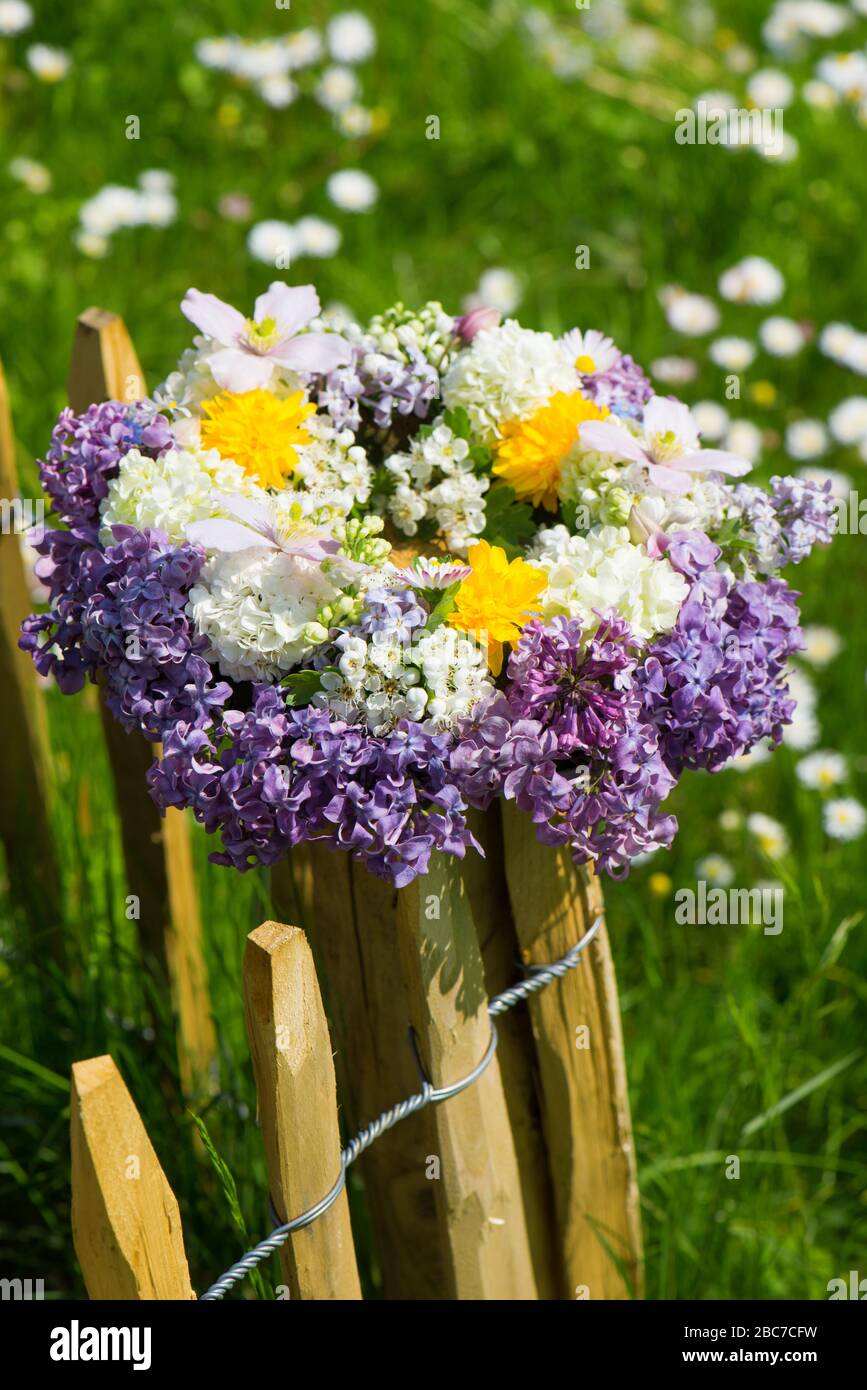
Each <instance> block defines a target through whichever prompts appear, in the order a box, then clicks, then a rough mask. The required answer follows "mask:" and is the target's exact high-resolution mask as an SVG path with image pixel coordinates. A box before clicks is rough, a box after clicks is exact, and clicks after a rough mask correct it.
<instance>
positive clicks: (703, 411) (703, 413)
mask: <svg viewBox="0 0 867 1390" xmlns="http://www.w3.org/2000/svg"><path fill="white" fill-rule="evenodd" d="M690 410H691V412H692V418H693V420H694V421H695V423H696V427H697V429H698V432H699V434H700V435H701V437H702V439H708V440H710V442H711V443H712V444H715V443H716V441H717V440H719V439H722V437H723V435H724V434H725V432H726V429H727V428H728V423H729V413H728V411H727V410H726V408H725V406H724V405H720V404H719V402H718V401H696V403H695V405H693V406H690Z"/></svg>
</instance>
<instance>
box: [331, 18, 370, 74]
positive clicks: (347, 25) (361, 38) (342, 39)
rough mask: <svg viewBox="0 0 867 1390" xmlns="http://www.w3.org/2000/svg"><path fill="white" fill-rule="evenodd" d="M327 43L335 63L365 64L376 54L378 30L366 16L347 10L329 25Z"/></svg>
mask: <svg viewBox="0 0 867 1390" xmlns="http://www.w3.org/2000/svg"><path fill="white" fill-rule="evenodd" d="M325 42H326V44H327V45H328V52H329V53H330V54H331V56H332V58H333V59H334V60H335V62H337V63H363V62H364V60H365V58H369V57H371V55H372V54H373V53H375V52H376V30H375V29H374V27H373V25H372V24H371V22H370V20H369V19H368V18H367V16H366V15H363V14H361V13H360V12H359V11H358V10H347V11H345V13H344V14H338V15H335V16H334V18H333V19H332V20H331V21H330V23H329V24H328V25H327V27H326V30H325Z"/></svg>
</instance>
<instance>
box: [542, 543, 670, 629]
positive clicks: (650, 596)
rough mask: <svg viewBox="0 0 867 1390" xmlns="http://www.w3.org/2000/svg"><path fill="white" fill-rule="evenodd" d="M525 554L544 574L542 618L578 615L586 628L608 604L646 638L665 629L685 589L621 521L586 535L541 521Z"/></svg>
mask: <svg viewBox="0 0 867 1390" xmlns="http://www.w3.org/2000/svg"><path fill="white" fill-rule="evenodd" d="M531 555H532V562H533V563H534V564H536V565H538V566H539V568H540V569H541V570H542V571H543V572H544V574H545V577H546V580H547V587H546V588H545V589H544V591H543V592H542V595H541V597H540V600H539V615H540V617H541V618H542V620H543V621H545V622H548V621H550V620H551V619H552V618H554V617H557V616H563V617H568V618H579V619H580V620H581V621H582V623H583V624H585V626H586V630H587V631H588V632H594V631H595V630H596V628H597V627H598V626H599V623H600V616H599V615H600V614H602V613H605V612H607V611H608V610H610V609H614V610H615V611H616V612H617V613H620V614H621V615H622V616H623V618H624V619H625V621H626V622H627V623H628V624H629V627H630V629H631V630H632V632H633V633H634V635H635V636H636V638H638V640H639V641H643V642H646V641H648V640H649V639H650V638H651V637H652V636H653V635H654V634H655V633H658V632H668V631H670V630H671V628H672V627H673V626H674V624H675V622H676V621H677V615H678V613H679V612H680V607H681V604H682V603H683V601H684V599H685V598H686V595H687V593H688V591H689V586H688V584H687V582H686V580H685V579H684V577H683V576H682V575H680V574H678V573H677V571H676V570H674V569H673V568H672V566H671V565H670V564H669V562H668V561H667V560H666V559H664V558H661V559H658V560H652V559H651V558H650V556H649V555H648V554H647V553H646V551H645V550H644V549H643V548H642V547H641V546H639V545H634V544H633V543H632V541H631V539H630V535H629V531H628V530H627V529H626V527H623V526H619V527H618V526H602V527H600V528H599V529H598V530H597V531H595V532H591V533H590V534H589V535H587V536H573V535H570V534H569V532H568V531H567V529H566V527H565V526H560V525H558V526H551V527H544V528H542V530H540V531H539V532H538V533H537V537H536V541H535V542H534V545H533V548H532V552H531Z"/></svg>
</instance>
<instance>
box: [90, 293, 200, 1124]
mask: <svg viewBox="0 0 867 1390" xmlns="http://www.w3.org/2000/svg"><path fill="white" fill-rule="evenodd" d="M68 392H69V402H70V405H71V406H72V408H73V409H74V410H77V411H82V410H86V409H87V407H88V405H90V404H92V403H93V402H95V401H105V400H122V401H135V400H138V399H140V398H141V397H142V396H144V395H145V392H146V386H145V378H144V373H143V372H142V368H141V364H140V362H139V360H138V357H137V355H136V352H135V349H134V347H133V345H132V342H131V340H130V337H129V334H128V333H127V330H126V328H125V326H124V323H123V320H122V319H121V318H119V317H118V315H117V314H112V313H109V312H108V311H106V310H104V309H95V308H91V309H87V310H86V311H85V312H84V313H83V314H81V315H80V317H79V319H78V323H77V326H76V335H75V343H74V346H73V352H72V361H71V365H70V370H69V383H68ZM102 722H103V729H104V733H105V740H106V746H107V750H108V756H109V761H110V764H111V770H112V780H113V782H114V789H115V797H116V800H117V807H118V814H119V817H120V823H121V836H122V842H123V851H124V861H125V864H126V874H127V883H128V888H129V893H130V894H134V895H135V896H136V897H137V898H138V900H139V914H140V915H139V918H138V929H139V936H140V940H141V944H142V948H143V951H144V954H145V957H146V958H147V960H148V962H149V963H150V965H151V966H152V968H153V969H154V970H155V971H156V973H157V974H158V975H159V976H161V977H163V978H164V979H165V980H167V981H168V984H169V987H170V991H171V997H172V1005H173V1008H174V1010H175V1013H176V1016H177V1023H178V1026H177V1045H178V1062H179V1067H180V1074H181V1084H182V1087H183V1090H184V1094H185V1095H187V1096H190V1097H194V1096H197V1095H200V1094H204V1093H207V1092H209V1091H212V1090H213V1089H214V1086H215V1085H216V1066H217V1063H216V1058H217V1039H216V1032H215V1029H214V1023H213V1019H212V1017H211V1011H210V1004H209V1000H208V990H207V971H206V968H205V960H204V953H203V950H202V924H201V917H200V914H199V904H198V897H197V894H196V887H195V874H194V871H193V863H192V855H191V851H190V843H189V832H188V824H187V820H186V818H185V817H184V816H183V814H182V813H181V812H178V811H174V810H171V811H169V812H168V814H167V815H166V816H165V817H162V816H161V815H160V813H159V811H158V810H157V808H156V806H155V805H154V803H153V801H152V800H151V797H150V795H149V793H148V789H147V783H146V780H145V776H146V773H147V771H148V768H149V767H150V766H151V764H152V762H153V759H154V757H156V756H158V755H159V751H160V750H159V745H156V746H154V745H151V744H148V743H147V742H146V741H145V739H143V738H142V737H141V736H140V735H139V734H135V733H132V734H128V733H126V732H125V731H124V730H123V729H122V728H121V726H120V725H119V724H118V723H117V721H116V720H115V719H113V718H112V716H111V715H110V714H109V712H108V710H107V709H106V708H105V705H104V703H103V705H102Z"/></svg>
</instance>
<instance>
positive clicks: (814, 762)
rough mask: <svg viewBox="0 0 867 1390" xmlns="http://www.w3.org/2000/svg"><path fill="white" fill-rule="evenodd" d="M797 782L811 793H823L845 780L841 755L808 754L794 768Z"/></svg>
mask: <svg viewBox="0 0 867 1390" xmlns="http://www.w3.org/2000/svg"><path fill="white" fill-rule="evenodd" d="M795 775H796V776H797V778H798V781H799V782H801V783H802V784H803V786H805V787H809V788H810V790H811V791H819V792H824V791H828V789H829V788H830V787H836V786H839V784H840V783H841V782H845V780H846V759H845V758H844V757H843V755H842V754H841V753H829V752H826V751H824V750H822V751H820V750H817V751H816V752H815V753H808V754H807V756H806V758H802V759H801V761H800V762H799V763H798V766H797V767H796V768H795Z"/></svg>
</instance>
